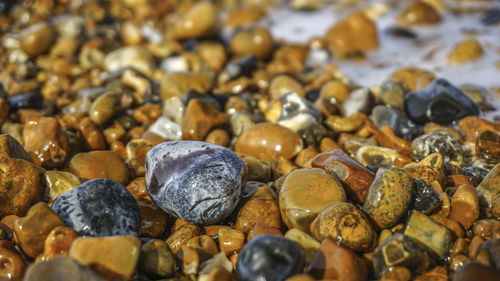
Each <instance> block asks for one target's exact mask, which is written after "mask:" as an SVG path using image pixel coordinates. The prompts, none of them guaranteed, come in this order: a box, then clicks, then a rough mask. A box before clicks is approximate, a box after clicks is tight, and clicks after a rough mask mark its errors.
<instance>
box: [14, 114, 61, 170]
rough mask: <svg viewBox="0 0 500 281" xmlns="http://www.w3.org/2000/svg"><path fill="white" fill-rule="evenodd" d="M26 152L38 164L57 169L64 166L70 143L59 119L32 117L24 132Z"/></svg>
mask: <svg viewBox="0 0 500 281" xmlns="http://www.w3.org/2000/svg"><path fill="white" fill-rule="evenodd" d="M23 143H24V147H25V148H26V151H28V153H29V154H30V156H31V157H32V158H33V160H34V161H35V163H36V164H38V165H40V166H42V167H44V168H55V167H59V166H61V165H63V164H64V161H66V158H67V157H68V154H69V149H70V147H69V142H68V137H67V136H66V133H65V132H64V131H63V130H62V128H61V125H60V124H59V122H58V121H57V119H55V118H53V117H31V118H29V119H28V121H27V123H26V125H25V126H24V130H23Z"/></svg>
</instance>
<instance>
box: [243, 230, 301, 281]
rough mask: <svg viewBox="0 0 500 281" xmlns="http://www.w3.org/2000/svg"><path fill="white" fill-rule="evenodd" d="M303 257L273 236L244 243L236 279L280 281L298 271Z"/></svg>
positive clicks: (288, 242) (295, 245)
mask: <svg viewBox="0 0 500 281" xmlns="http://www.w3.org/2000/svg"><path fill="white" fill-rule="evenodd" d="M302 265H303V257H302V253H301V252H300V249H299V247H298V246H297V244H296V243H295V242H293V241H291V240H288V239H286V238H283V237H281V236H278V235H273V234H263V235H259V236H257V237H255V238H254V239H252V240H251V241H250V242H248V243H247V244H246V245H245V247H243V249H242V250H241V252H240V255H239V258H238V262H237V264H236V279H237V280H238V281H247V280H248V281H250V280H252V281H253V280H276V281H284V280H286V279H287V278H288V277H290V276H292V275H294V274H296V273H299V272H300V271H301V270H302Z"/></svg>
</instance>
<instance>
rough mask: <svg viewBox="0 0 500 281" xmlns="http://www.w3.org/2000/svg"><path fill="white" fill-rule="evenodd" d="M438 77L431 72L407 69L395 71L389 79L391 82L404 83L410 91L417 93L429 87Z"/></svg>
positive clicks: (414, 68) (412, 68)
mask: <svg viewBox="0 0 500 281" xmlns="http://www.w3.org/2000/svg"><path fill="white" fill-rule="evenodd" d="M434 79H436V76H434V74H433V73H432V72H430V71H427V70H424V69H420V68H416V67H407V68H401V69H398V70H396V71H394V72H393V73H392V74H391V77H389V80H390V81H393V82H402V83H404V84H405V85H406V86H407V87H408V89H410V91H416V90H420V89H423V88H425V87H427V85H429V84H430V83H431V82H432V81H433V80H434Z"/></svg>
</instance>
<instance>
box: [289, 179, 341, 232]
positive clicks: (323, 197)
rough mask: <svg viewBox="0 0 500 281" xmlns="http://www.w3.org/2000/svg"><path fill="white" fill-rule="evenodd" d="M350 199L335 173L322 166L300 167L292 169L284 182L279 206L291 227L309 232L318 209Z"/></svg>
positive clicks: (319, 210) (318, 211)
mask: <svg viewBox="0 0 500 281" xmlns="http://www.w3.org/2000/svg"><path fill="white" fill-rule="evenodd" d="M346 199H347V198H346V194H345V191H344V188H343V187H342V184H341V183H340V182H339V181H338V180H337V179H336V178H335V177H333V176H331V175H329V174H327V173H325V172H324V171H323V170H320V169H300V170H296V171H294V172H292V173H290V174H289V175H288V176H287V178H286V180H285V182H284V183H283V185H282V186H281V189H280V195H279V202H280V204H279V206H280V211H281V215H282V217H283V221H284V222H285V224H286V225H287V226H288V228H297V229H299V230H302V231H306V232H308V231H309V228H310V224H311V222H312V221H313V220H314V219H315V218H316V215H317V214H318V213H320V212H321V211H323V210H324V209H325V208H327V207H328V206H330V205H332V204H333V203H337V202H343V201H346Z"/></svg>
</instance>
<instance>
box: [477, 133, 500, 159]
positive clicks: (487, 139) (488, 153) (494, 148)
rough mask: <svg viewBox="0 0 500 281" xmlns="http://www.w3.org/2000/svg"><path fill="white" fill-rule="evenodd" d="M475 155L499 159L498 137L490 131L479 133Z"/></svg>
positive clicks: (499, 136)
mask: <svg viewBox="0 0 500 281" xmlns="http://www.w3.org/2000/svg"><path fill="white" fill-rule="evenodd" d="M476 155H480V156H482V157H484V158H500V135H499V134H498V133H497V132H492V131H490V130H486V131H483V132H481V133H480V134H479V136H478V137H477V139H476Z"/></svg>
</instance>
